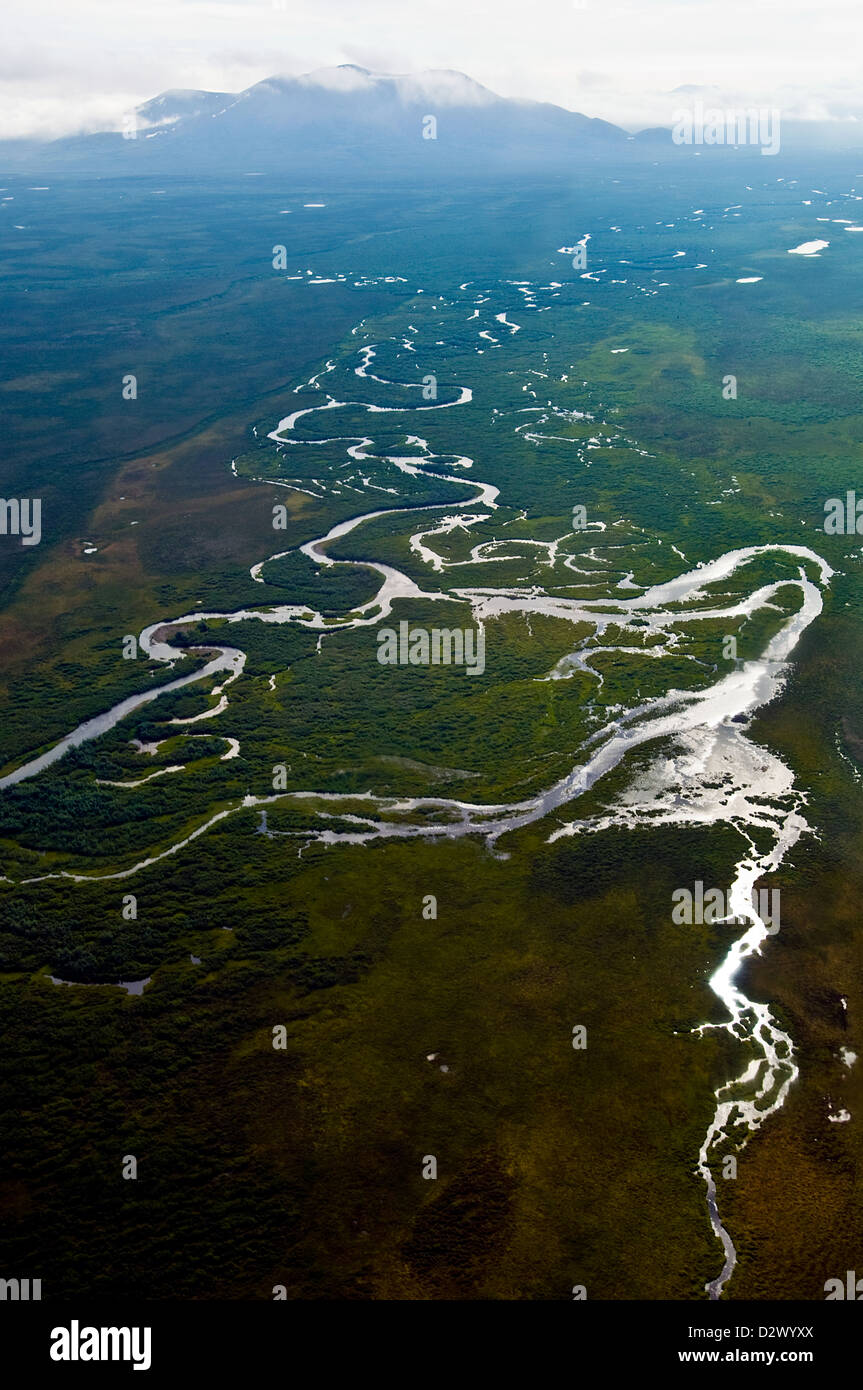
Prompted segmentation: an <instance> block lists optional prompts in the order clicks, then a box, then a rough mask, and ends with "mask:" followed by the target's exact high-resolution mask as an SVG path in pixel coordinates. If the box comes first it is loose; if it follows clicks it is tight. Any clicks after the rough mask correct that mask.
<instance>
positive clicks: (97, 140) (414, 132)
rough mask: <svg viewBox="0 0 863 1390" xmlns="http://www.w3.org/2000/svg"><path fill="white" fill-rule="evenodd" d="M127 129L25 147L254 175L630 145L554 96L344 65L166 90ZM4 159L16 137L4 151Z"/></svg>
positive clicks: (565, 159) (95, 160)
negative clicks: (230, 84)
mask: <svg viewBox="0 0 863 1390" xmlns="http://www.w3.org/2000/svg"><path fill="white" fill-rule="evenodd" d="M124 124H125V133H124V132H116V131H115V132H106V133H103V134H97V135H83V136H73V137H69V138H65V139H62V140H55V141H53V142H51V143H48V144H44V145H42V146H38V145H35V146H34V142H30V141H28V142H27V143H26V147H24V148H22V151H21V156H20V157H23V158H26V161H27V163H28V166H31V167H32V165H33V162H34V150H35V152H36V153H35V158H36V162H37V163H38V167H40V168H43V169H45V170H48V169H54V170H60V171H62V170H64V169H68V170H69V171H70V172H71V171H80V172H92V173H99V174H121V173H133V174H134V173H139V174H162V173H177V174H192V173H195V174H198V173H202V172H203V173H207V172H219V173H226V172H236V173H250V172H257V171H285V172H287V171H290V172H292V173H295V172H297V171H298V170H303V171H308V172H312V171H314V172H315V173H317V174H320V173H321V172H322V170H323V169H324V168H326V169H329V170H332V169H333V168H334V167H338V168H339V169H341V170H344V171H353V172H355V173H356V174H358V175H359V174H368V173H370V172H392V173H398V174H399V175H402V176H405V177H410V176H411V175H416V177H418V178H422V177H423V176H424V174H426V173H429V172H435V171H437V172H438V173H452V172H456V173H458V172H470V171H474V172H476V171H482V170H487V169H490V168H491V169H498V170H503V169H507V168H522V169H524V168H535V167H542V168H544V169H546V170H548V169H549V168H554V167H559V168H561V170H565V168H566V167H567V166H568V165H569V164H571V163H572V162H573V161H574V160H581V159H585V158H590V157H596V156H598V155H605V154H607V153H608V151H609V150H615V149H616V150H619V151H623V150H625V149H627V148H631V139H630V137H629V136H628V135H627V133H626V132H625V131H623V130H621V129H620V128H619V127H618V126H615V125H612V124H610V123H609V122H607V121H602V120H594V119H591V118H590V117H588V116H583V115H580V114H579V113H578V112H575V111H566V110H564V109H563V107H560V106H554V105H552V104H550V103H546V102H536V101H515V100H511V99H509V98H504V97H500V96H497V95H496V94H495V93H494V92H492V91H489V89H488V88H486V87H483V86H481V84H480V83H478V82H474V81H473V80H472V79H471V78H469V77H466V76H465V75H464V74H463V73H460V72H452V71H448V70H440V71H428V72H421V73H416V74H413V75H410V76H396V75H389V74H382V73H373V72H369V71H368V70H367V69H365V68H361V67H356V66H353V65H351V64H346V65H344V66H342V67H336V68H324V69H321V70H320V71H318V72H313V73H309V74H307V75H305V76H302V77H272V78H268V79H267V80H266V81H263V82H258V83H256V84H255V85H254V86H253V87H249V88H248V89H247V90H246V91H243V92H239V93H224V92H198V91H169V92H164V93H162V94H161V95H160V96H157V97H154V98H153V99H152V100H151V101H147V102H145V103H144V104H143V105H142V106H140V107H138V108H137V110H136V111H135V113H134V117H133V118H132V119H130V120H128V121H127V122H125V123H124ZM0 154H3V155H5V156H6V160H7V161H8V160H9V159H10V158H11V157H12V156H13V149H12V146H11V145H7V146H6V147H5V149H2V150H0Z"/></svg>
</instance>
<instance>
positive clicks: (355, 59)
mask: <svg viewBox="0 0 863 1390" xmlns="http://www.w3.org/2000/svg"><path fill="white" fill-rule="evenodd" d="M4 28H5V31H6V38H5V44H4V52H3V55H2V59H0V135H7V136H8V135H11V134H17V135H24V134H31V133H37V134H41V135H45V134H55V135H56V134H63V133H69V132H72V131H75V130H81V129H94V128H98V127H99V125H100V124H101V125H104V124H105V123H106V122H107V123H108V124H111V125H113V126H115V127H116V126H117V125H118V124H119V122H120V121H121V119H122V115H123V113H124V112H125V111H127V110H129V109H130V108H131V107H133V106H135V105H137V104H138V103H140V102H142V101H145V100H147V99H149V98H150V97H152V96H154V95H155V94H156V93H157V92H159V91H163V90H165V89H167V88H171V87H202V88H206V89H209V90H215V91H238V90H241V89H242V88H243V87H247V86H249V85H251V84H252V83H253V82H257V81H260V80H262V79H263V78H265V77H268V76H271V75H272V74H274V73H285V74H293V75H297V74H299V73H301V72H309V71H313V70H315V69H320V68H324V67H330V66H335V65H337V64H340V63H356V64H358V65H359V66H362V67H367V68H369V69H371V70H372V71H378V72H381V71H395V72H401V73H407V72H417V71H422V70H423V69H427V68H436V69H443V68H446V69H456V70H458V71H461V72H465V73H467V74H468V75H469V76H470V77H473V78H475V79H476V81H478V82H480V83H482V84H483V85H484V86H486V87H489V88H491V90H492V91H495V92H499V93H500V94H501V95H504V96H513V97H524V98H532V99H535V100H541V101H553V102H557V103H558V104H560V105H562V106H567V107H569V108H570V109H575V110H584V111H585V112H586V113H587V114H588V115H597V116H603V117H605V118H606V119H608V120H615V121H618V122H620V123H621V124H626V125H629V126H632V127H637V126H640V125H646V124H655V123H657V122H661V123H663V124H666V123H668V122H669V121H670V119H671V113H672V111H673V109H674V104H675V102H674V99H673V98H671V97H669V93H671V92H672V91H673V89H674V88H675V87H679V86H680V85H682V84H687V83H693V84H696V85H699V84H704V85H710V84H714V85H716V86H717V87H718V88H719V89H720V90H721V91H722V92H724V93H729V94H733V95H734V97H735V100H737V101H739V103H740V104H744V105H752V104H759V105H764V104H766V105H778V106H780V109H782V108H783V104H784V103H788V108H789V109H788V110H783V115H786V116H787V115H789V114H793V112H794V111H797V112H800V111H803V110H809V111H816V110H821V111H825V112H827V113H828V114H835V113H840V112H843V113H844V114H845V115H848V114H858V113H859V111H860V107H861V104H863V103H861V101H860V99H858V98H856V97H855V95H854V90H855V84H856V83H857V71H856V68H857V63H858V54H859V51H860V38H861V28H863V24H861V19H860V11H859V0H821V3H820V5H819V8H818V11H817V17H816V16H815V14H814V12H813V10H812V7H811V3H810V0H759V3H758V4H755V5H753V4H752V3H751V0H620V2H618V3H615V0H583V3H578V2H576V3H567V0H531V4H530V6H529V7H526V6H525V5H524V3H523V0H475V3H473V4H470V5H468V4H465V3H464V0H435V3H434V5H431V6H425V5H423V4H422V3H419V4H415V5H408V4H405V3H404V0H363V3H362V4H360V3H358V0H284V4H282V3H281V0H128V3H123V4H122V5H120V4H118V3H117V0H75V3H74V4H71V3H70V0H4ZM677 104H679V102H678V103H677ZM94 122H95V123H96V124H95V126H94Z"/></svg>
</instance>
